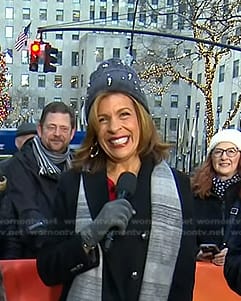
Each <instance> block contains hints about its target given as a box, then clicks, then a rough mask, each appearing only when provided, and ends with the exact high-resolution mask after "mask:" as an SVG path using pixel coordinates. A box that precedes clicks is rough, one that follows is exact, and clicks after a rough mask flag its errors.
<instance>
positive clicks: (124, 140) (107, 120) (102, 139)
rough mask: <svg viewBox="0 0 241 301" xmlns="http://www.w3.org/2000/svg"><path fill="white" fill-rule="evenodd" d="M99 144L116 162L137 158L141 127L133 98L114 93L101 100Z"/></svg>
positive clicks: (98, 110) (98, 111) (99, 108)
mask: <svg viewBox="0 0 241 301" xmlns="http://www.w3.org/2000/svg"><path fill="white" fill-rule="evenodd" d="M97 115H98V142H99V144H100V146H101V147H102V149H103V150H104V152H105V153H106V154H107V156H108V157H109V158H110V159H111V160H112V161H114V162H124V161H127V160H131V159H132V158H136V156H137V148H138V145H139V140H140V127H139V123H138V119H137V114H136V110H135V106H134V103H133V101H132V100H131V98H129V97H128V96H127V95H125V94H122V93H113V94H110V95H107V96H105V97H104V98H103V99H101V101H100V103H99V105H98V109H97Z"/></svg>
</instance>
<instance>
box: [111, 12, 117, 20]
mask: <svg viewBox="0 0 241 301" xmlns="http://www.w3.org/2000/svg"><path fill="white" fill-rule="evenodd" d="M118 20H119V13H118V12H112V21H118Z"/></svg>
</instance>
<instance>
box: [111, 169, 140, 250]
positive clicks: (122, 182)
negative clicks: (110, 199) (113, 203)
mask: <svg viewBox="0 0 241 301" xmlns="http://www.w3.org/2000/svg"><path fill="white" fill-rule="evenodd" d="M136 184H137V178H136V176H135V174H133V173H132V172H123V173H122V174H121V175H120V176H119V178H118V180H117V184H116V192H117V198H118V199H127V200H128V199H129V198H130V197H132V196H133V195H134V193H135V191H136ZM113 240H114V230H111V231H110V232H108V233H107V235H106V240H105V250H106V251H108V250H109V249H110V246H111V243H112V241H113Z"/></svg>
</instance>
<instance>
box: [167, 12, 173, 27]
mask: <svg viewBox="0 0 241 301" xmlns="http://www.w3.org/2000/svg"><path fill="white" fill-rule="evenodd" d="M166 28H167V29H173V15H171V14H167V16H166Z"/></svg>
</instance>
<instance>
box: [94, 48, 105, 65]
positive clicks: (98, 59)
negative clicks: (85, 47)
mask: <svg viewBox="0 0 241 301" xmlns="http://www.w3.org/2000/svg"><path fill="white" fill-rule="evenodd" d="M95 54H96V62H97V63H100V62H102V61H103V60H104V48H103V47H96V51H95Z"/></svg>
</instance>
